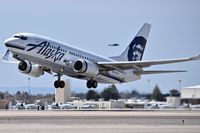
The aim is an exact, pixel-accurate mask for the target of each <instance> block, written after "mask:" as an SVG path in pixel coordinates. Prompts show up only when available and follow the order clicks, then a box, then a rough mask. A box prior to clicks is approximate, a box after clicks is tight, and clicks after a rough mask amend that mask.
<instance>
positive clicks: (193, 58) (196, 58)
mask: <svg viewBox="0 0 200 133" xmlns="http://www.w3.org/2000/svg"><path fill="white" fill-rule="evenodd" d="M190 59H191V60H200V55H198V56H195V57H191V58H190Z"/></svg>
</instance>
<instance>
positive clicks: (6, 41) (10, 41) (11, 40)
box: [4, 38, 13, 46]
mask: <svg viewBox="0 0 200 133" xmlns="http://www.w3.org/2000/svg"><path fill="white" fill-rule="evenodd" d="M12 42H13V38H8V39H6V40H5V41H4V44H5V45H6V46H7V45H9V44H11V43H12Z"/></svg>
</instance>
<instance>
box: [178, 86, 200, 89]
mask: <svg viewBox="0 0 200 133" xmlns="http://www.w3.org/2000/svg"><path fill="white" fill-rule="evenodd" d="M182 89H200V85H194V86H187V87H183V88H182Z"/></svg>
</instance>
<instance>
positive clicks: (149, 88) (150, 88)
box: [147, 79, 151, 90]
mask: <svg viewBox="0 0 200 133" xmlns="http://www.w3.org/2000/svg"><path fill="white" fill-rule="evenodd" d="M150 81H151V80H150V79H148V80H147V82H148V88H149V90H150V89H151V86H150Z"/></svg>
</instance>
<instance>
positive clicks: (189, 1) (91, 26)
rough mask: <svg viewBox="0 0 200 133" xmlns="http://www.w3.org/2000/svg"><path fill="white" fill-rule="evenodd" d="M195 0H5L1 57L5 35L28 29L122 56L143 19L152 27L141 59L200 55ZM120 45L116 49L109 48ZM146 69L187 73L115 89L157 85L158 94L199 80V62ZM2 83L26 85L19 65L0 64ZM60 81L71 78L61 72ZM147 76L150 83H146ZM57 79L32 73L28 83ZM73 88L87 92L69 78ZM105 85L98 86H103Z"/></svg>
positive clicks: (0, 16) (0, 9)
mask: <svg viewBox="0 0 200 133" xmlns="http://www.w3.org/2000/svg"><path fill="white" fill-rule="evenodd" d="M199 12H200V1H199V0H168V1H164V0H151V1H149V0H136V1H134V0H124V1H121V0H109V1H108V0H99V1H97V0H84V1H83V0H57V1H49V0H42V1H41V0H32V1H31V0H30V1H27V0H18V1H12V0H6V1H1V2H0V20H1V22H0V42H1V45H0V55H1V56H2V55H3V54H4V53H5V51H6V47H5V46H4V44H3V42H4V40H5V39H6V38H8V37H10V36H11V35H13V34H15V33H18V32H31V33H36V34H41V35H44V36H48V37H50V38H53V39H56V40H59V41H62V42H66V43H69V44H71V45H74V46H76V47H80V48H82V49H86V50H88V51H93V52H96V53H98V54H101V55H104V56H113V55H118V54H120V53H121V52H122V51H123V50H124V49H125V48H126V47H127V45H128V44H129V43H130V41H131V40H132V39H133V37H134V36H135V34H136V33H137V32H138V30H139V29H140V28H141V26H142V25H143V24H144V23H145V22H148V23H151V24H152V29H151V32H150V35H149V39H148V42H147V46H146V50H145V53H144V56H143V60H154V59H169V58H179V57H190V56H194V55H198V54H200V26H199V24H200V13H199ZM109 43H119V44H120V46H119V47H108V44H109ZM148 69H159V70H161V69H169V70H171V69H175V70H176V69H181V70H188V71H189V72H187V73H178V74H163V75H148V76H143V77H142V79H141V80H140V81H135V82H130V83H126V84H120V85H117V87H118V89H119V90H121V91H122V90H132V89H137V90H138V91H140V92H151V91H152V88H153V87H154V86H155V84H156V83H158V84H159V86H160V88H161V90H162V92H168V91H169V90H170V89H173V88H178V86H179V82H178V81H179V80H181V81H182V82H181V86H190V85H197V84H200V78H199V75H200V61H196V62H187V63H180V64H171V65H163V66H154V67H150V68H148ZM0 74H1V76H0V87H16V86H17V87H19V86H27V83H28V80H27V78H28V77H29V76H27V75H23V74H21V73H19V72H18V69H17V65H14V64H5V63H0ZM63 78H64V79H68V78H69V77H67V76H63ZM148 79H150V83H149V84H148ZM54 80H55V77H53V76H51V75H49V74H45V75H44V76H42V77H40V78H32V77H31V86H32V87H52V86H53V82H54ZM70 81H71V87H72V88H73V90H76V89H79V90H82V91H87V88H86V86H85V83H86V81H81V80H77V79H73V78H70ZM105 86H107V85H99V87H98V88H97V90H101V89H102V88H103V87H105Z"/></svg>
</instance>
